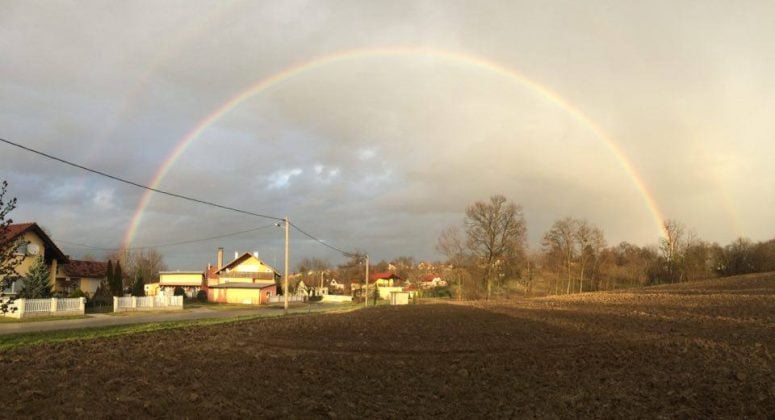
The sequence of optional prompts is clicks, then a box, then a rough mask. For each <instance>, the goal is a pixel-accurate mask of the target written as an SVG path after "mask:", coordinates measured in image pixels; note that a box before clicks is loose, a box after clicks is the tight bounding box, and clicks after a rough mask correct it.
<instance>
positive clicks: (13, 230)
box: [0, 222, 68, 263]
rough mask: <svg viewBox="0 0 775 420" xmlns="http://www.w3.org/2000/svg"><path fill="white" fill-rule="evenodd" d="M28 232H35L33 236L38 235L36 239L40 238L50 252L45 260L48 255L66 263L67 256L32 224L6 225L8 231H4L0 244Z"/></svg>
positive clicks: (44, 233) (35, 224) (41, 230)
mask: <svg viewBox="0 0 775 420" xmlns="http://www.w3.org/2000/svg"><path fill="white" fill-rule="evenodd" d="M28 230H32V231H33V232H35V234H36V235H38V237H40V239H42V240H43V243H44V244H45V246H46V249H47V250H48V251H51V254H53V255H51V254H48V253H47V257H46V258H49V257H48V255H51V256H52V257H54V258H56V259H57V260H59V262H63V263H66V262H67V261H68V258H67V255H65V253H64V252H62V250H61V249H59V247H57V245H56V244H55V243H54V241H52V240H51V238H49V237H48V235H47V234H46V232H44V231H43V229H41V228H40V226H38V224H37V223H34V222H33V223H14V224H12V225H8V229H7V230H6V233H5V235H3V237H0V243H5V242H7V241H12V240H14V239H16V238H17V237H18V236H20V235H22V234H24V233H25V232H27V231H28Z"/></svg>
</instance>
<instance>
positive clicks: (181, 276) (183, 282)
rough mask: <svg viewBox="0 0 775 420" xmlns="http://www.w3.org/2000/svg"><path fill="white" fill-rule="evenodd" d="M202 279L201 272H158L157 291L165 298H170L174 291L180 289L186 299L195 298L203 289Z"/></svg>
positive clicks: (202, 274)
mask: <svg viewBox="0 0 775 420" xmlns="http://www.w3.org/2000/svg"><path fill="white" fill-rule="evenodd" d="M204 278H205V276H204V273H203V272H201V271H160V272H159V291H160V292H162V293H163V294H164V295H165V296H172V295H173V294H174V293H175V289H176V288H180V289H182V290H183V293H184V294H185V295H186V297H189V298H195V297H196V295H197V293H199V291H200V290H204V289H205V282H204Z"/></svg>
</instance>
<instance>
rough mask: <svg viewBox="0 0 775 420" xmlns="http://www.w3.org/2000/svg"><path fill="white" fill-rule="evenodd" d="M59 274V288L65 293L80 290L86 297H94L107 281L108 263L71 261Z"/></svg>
mask: <svg viewBox="0 0 775 420" xmlns="http://www.w3.org/2000/svg"><path fill="white" fill-rule="evenodd" d="M60 267H62V268H61V269H60V270H59V273H57V280H56V282H57V288H58V290H59V291H62V292H65V293H71V292H74V291H75V290H76V289H80V290H81V291H82V292H83V293H84V294H85V295H86V296H89V297H91V296H94V292H96V291H97V288H98V287H100V284H101V283H102V282H103V281H105V280H106V279H107V278H106V274H107V271H108V263H106V262H102V261H79V260H70V261H69V262H68V263H67V264H64V265H61V266H60Z"/></svg>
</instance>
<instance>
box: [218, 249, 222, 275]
mask: <svg viewBox="0 0 775 420" xmlns="http://www.w3.org/2000/svg"><path fill="white" fill-rule="evenodd" d="M221 268H223V248H218V269H219V270H220V269H221Z"/></svg>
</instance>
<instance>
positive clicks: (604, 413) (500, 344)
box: [0, 274, 775, 418]
mask: <svg viewBox="0 0 775 420" xmlns="http://www.w3.org/2000/svg"><path fill="white" fill-rule="evenodd" d="M773 352H775V274H769V275H765V276H751V277H742V278H736V279H724V280H716V281H712V282H703V283H694V284H688V285H678V286H670V287H658V288H649V289H642V290H638V291H635V292H620V293H594V294H584V295H578V296H568V297H561V298H544V299H534V300H518V301H512V302H505V303H498V304H492V305H487V306H483V305H479V306H471V305H447V304H429V305H412V306H405V307H380V308H373V309H370V310H366V311H356V312H352V313H344V314H329V315H318V316H309V317H292V318H284V319H267V320H257V321H250V322H244V323H237V324H228V325H218V326H213V327H198V328H189V329H181V330H173V331H166V332H159V333H148V334H138V335H132V336H125V337H119V338H112V339H100V340H91V341H83V342H72V343H64V344H52V345H46V346H36V347H25V348H19V349H15V350H12V351H8V352H4V353H0V376H1V377H2V378H4V380H3V381H2V382H0V395H3V399H2V401H3V402H2V403H0V404H1V406H2V410H0V417H6V418H18V417H70V416H76V417H106V416H110V417H148V416H154V417H190V418H200V417H218V418H221V417H230V418H233V417H238V416H239V417H261V418H288V417H297V418H310V417H314V418H317V417H324V418H325V417H331V418H354V417H358V418H374V417H380V418H384V417H389V418H400V417H423V418H427V417H439V418H440V417H442V416H443V417H446V418H508V417H519V418H522V417H541V418H544V417H582V418H583V417H627V418H630V417H648V418H655V417H679V418H708V417H752V418H767V417H770V418H772V417H773V416H775V370H774V369H773Z"/></svg>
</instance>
